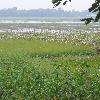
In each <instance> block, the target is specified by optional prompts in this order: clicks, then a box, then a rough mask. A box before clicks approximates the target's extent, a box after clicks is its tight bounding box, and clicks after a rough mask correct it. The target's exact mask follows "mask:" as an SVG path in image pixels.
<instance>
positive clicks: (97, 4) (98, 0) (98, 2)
mask: <svg viewBox="0 0 100 100" xmlns="http://www.w3.org/2000/svg"><path fill="white" fill-rule="evenodd" d="M71 1H72V0H64V1H63V0H52V3H53V4H54V7H56V6H59V5H60V4H61V3H63V5H66V4H67V2H71ZM88 10H89V12H92V13H95V14H96V16H95V18H93V17H90V18H84V19H81V21H85V24H86V25H87V24H89V23H90V22H98V21H99V19H100V0H94V3H93V4H92V5H91V7H90V8H89V9H88Z"/></svg>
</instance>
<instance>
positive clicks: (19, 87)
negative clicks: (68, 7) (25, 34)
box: [0, 35, 100, 100]
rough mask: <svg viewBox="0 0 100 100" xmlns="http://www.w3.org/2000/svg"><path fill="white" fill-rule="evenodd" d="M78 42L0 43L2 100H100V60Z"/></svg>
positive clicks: (23, 41)
mask: <svg viewBox="0 0 100 100" xmlns="http://www.w3.org/2000/svg"><path fill="white" fill-rule="evenodd" d="M69 38H72V37H71V36H70V35H69ZM80 38H82V37H80ZM80 38H79V39H80ZM69 40H72V39H69ZM76 40H77V39H75V38H74V41H73V43H74V44H73V43H71V42H67V43H65V42H61V41H54V42H52V41H51V42H50V41H46V40H38V39H37V40H35V39H31V40H30V39H8V40H0V99H1V100H57V99H59V100H99V98H100V61H99V60H100V57H99V55H97V54H96V50H95V48H94V47H92V46H91V45H89V44H88V45H85V44H81V43H80V42H79V41H78V42H77V41H76ZM75 43H76V44H77V45H75Z"/></svg>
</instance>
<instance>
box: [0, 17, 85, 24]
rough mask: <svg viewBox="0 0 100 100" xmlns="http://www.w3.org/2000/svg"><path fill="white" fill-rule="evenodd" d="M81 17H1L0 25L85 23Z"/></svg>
mask: <svg viewBox="0 0 100 100" xmlns="http://www.w3.org/2000/svg"><path fill="white" fill-rule="evenodd" d="M80 19H81V18H79V17H73V18H71V17H60V18H59V17H37V18H35V17H0V23H83V22H81V21H80Z"/></svg>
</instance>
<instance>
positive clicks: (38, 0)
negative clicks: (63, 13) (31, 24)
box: [0, 0, 95, 10]
mask: <svg viewBox="0 0 100 100" xmlns="http://www.w3.org/2000/svg"><path fill="white" fill-rule="evenodd" d="M51 1H52V0H0V9H4V8H12V7H17V8H18V9H39V8H43V9H46V8H51V9H52V8H53V4H52V2H51ZM94 1H95V0H72V2H71V3H68V4H67V5H65V6H62V4H61V5H60V6H59V7H61V8H62V9H64V10H73V9H74V10H86V9H88V8H89V7H90V5H91V4H92V3H93V2H94ZM57 8H58V7H57ZM57 8H55V9H57Z"/></svg>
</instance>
